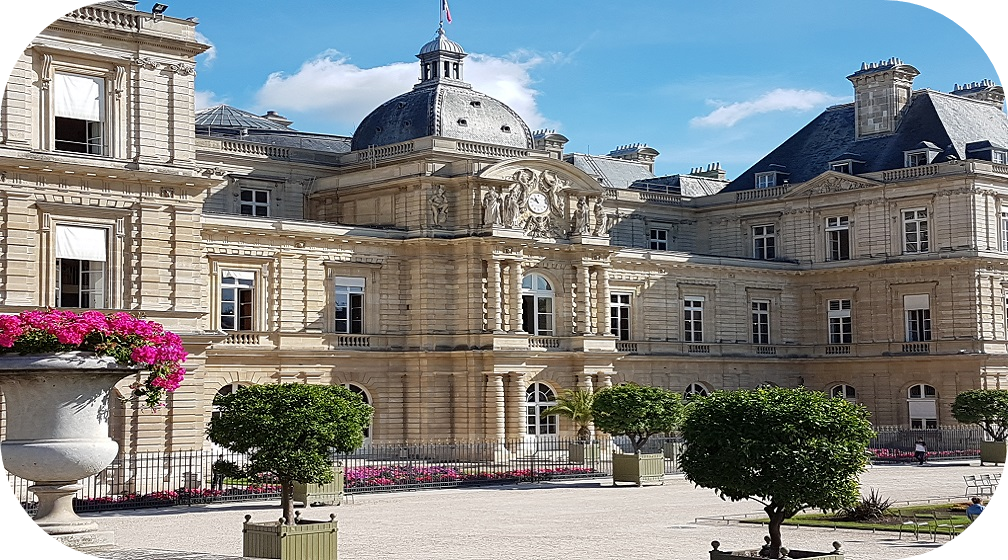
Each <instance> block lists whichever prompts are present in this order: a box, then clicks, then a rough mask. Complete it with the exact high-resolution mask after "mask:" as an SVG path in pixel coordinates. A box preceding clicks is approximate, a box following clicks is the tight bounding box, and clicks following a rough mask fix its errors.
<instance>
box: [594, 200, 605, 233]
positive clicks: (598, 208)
mask: <svg viewBox="0 0 1008 560" xmlns="http://www.w3.org/2000/svg"><path fill="white" fill-rule="evenodd" d="M592 212H593V213H594V214H595V229H594V230H593V231H592V235H594V236H596V237H599V236H602V235H605V234H606V225H608V224H606V214H605V208H604V207H603V206H602V199H601V198H599V199H596V200H595V207H594V208H592Z"/></svg>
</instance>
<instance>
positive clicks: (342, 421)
mask: <svg viewBox="0 0 1008 560" xmlns="http://www.w3.org/2000/svg"><path fill="white" fill-rule="evenodd" d="M213 404H214V406H215V407H217V409H218V410H219V411H220V415H219V416H218V417H217V418H214V419H212V420H211V421H210V425H209V426H208V427H207V436H208V437H209V438H210V441H212V442H214V443H216V444H218V445H220V446H222V447H225V448H227V449H230V450H231V451H236V452H238V453H247V454H248V463H247V465H246V466H245V468H244V469H238V468H237V467H236V466H235V465H233V464H232V465H229V466H228V467H227V468H226V470H224V471H223V472H225V473H227V474H228V475H229V476H234V477H238V478H245V477H247V478H253V477H255V476H256V475H258V474H262V473H272V474H273V475H275V476H276V477H277V479H279V481H280V485H281V486H282V497H281V500H282V502H283V508H284V513H285V518H286V519H288V520H291V519H293V515H292V514H293V507H292V506H291V502H290V500H291V493H292V489H293V483H294V481H298V482H305V483H312V484H322V483H326V482H331V481H332V462H331V461H330V454H331V453H332V452H337V453H349V452H350V451H353V450H354V449H356V448H358V447H360V445H361V444H362V443H363V442H364V428H365V427H366V426H367V425H368V424H370V422H371V413H372V410H373V409H372V408H371V407H370V406H368V405H366V404H364V401H363V400H362V399H361V397H360V395H358V394H356V393H354V392H353V391H350V390H349V389H347V388H345V387H339V386H332V385H304V384H279V385H253V386H250V387H242V388H241V389H239V390H237V391H235V392H234V393H231V394H229V395H223V396H220V395H218V396H217V397H215V398H214V401H213Z"/></svg>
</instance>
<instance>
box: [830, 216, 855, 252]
mask: <svg viewBox="0 0 1008 560" xmlns="http://www.w3.org/2000/svg"><path fill="white" fill-rule="evenodd" d="M848 259H850V218H848V217H847V216H837V217H835V218H826V260H830V261H845V260H848Z"/></svg>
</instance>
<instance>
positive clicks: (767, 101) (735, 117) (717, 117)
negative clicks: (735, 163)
mask: <svg viewBox="0 0 1008 560" xmlns="http://www.w3.org/2000/svg"><path fill="white" fill-rule="evenodd" d="M844 99H846V98H843V97H836V96H833V95H830V94H828V93H824V92H821V91H814V90H807V89H780V88H778V89H775V90H773V91H771V92H769V93H765V94H763V95H761V96H760V97H758V98H756V99H753V100H751V101H739V102H737V103H731V104H727V105H725V104H723V103H720V102H716V101H712V102H710V103H712V104H715V105H720V106H719V107H718V108H717V109H714V110H713V111H711V113H710V114H708V115H705V116H702V117H693V118H692V119H691V120H690V124H691V125H693V126H706V127H731V126H735V124H736V123H738V122H739V121H741V120H743V119H746V118H749V117H752V116H754V115H759V114H762V113H770V112H772V111H799V112H800V111H808V110H811V109H815V108H818V107H823V106H826V105H830V104H833V103H838V102H840V101H843V100H844Z"/></svg>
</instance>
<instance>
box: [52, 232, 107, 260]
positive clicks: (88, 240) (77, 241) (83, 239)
mask: <svg viewBox="0 0 1008 560" xmlns="http://www.w3.org/2000/svg"><path fill="white" fill-rule="evenodd" d="M106 232H107V230H105V229H104V228H89V227H79V226H56V258H57V259H77V260H80V261H101V262H105V259H106V255H107V253H106V245H107V243H106V242H105V234H106Z"/></svg>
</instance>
